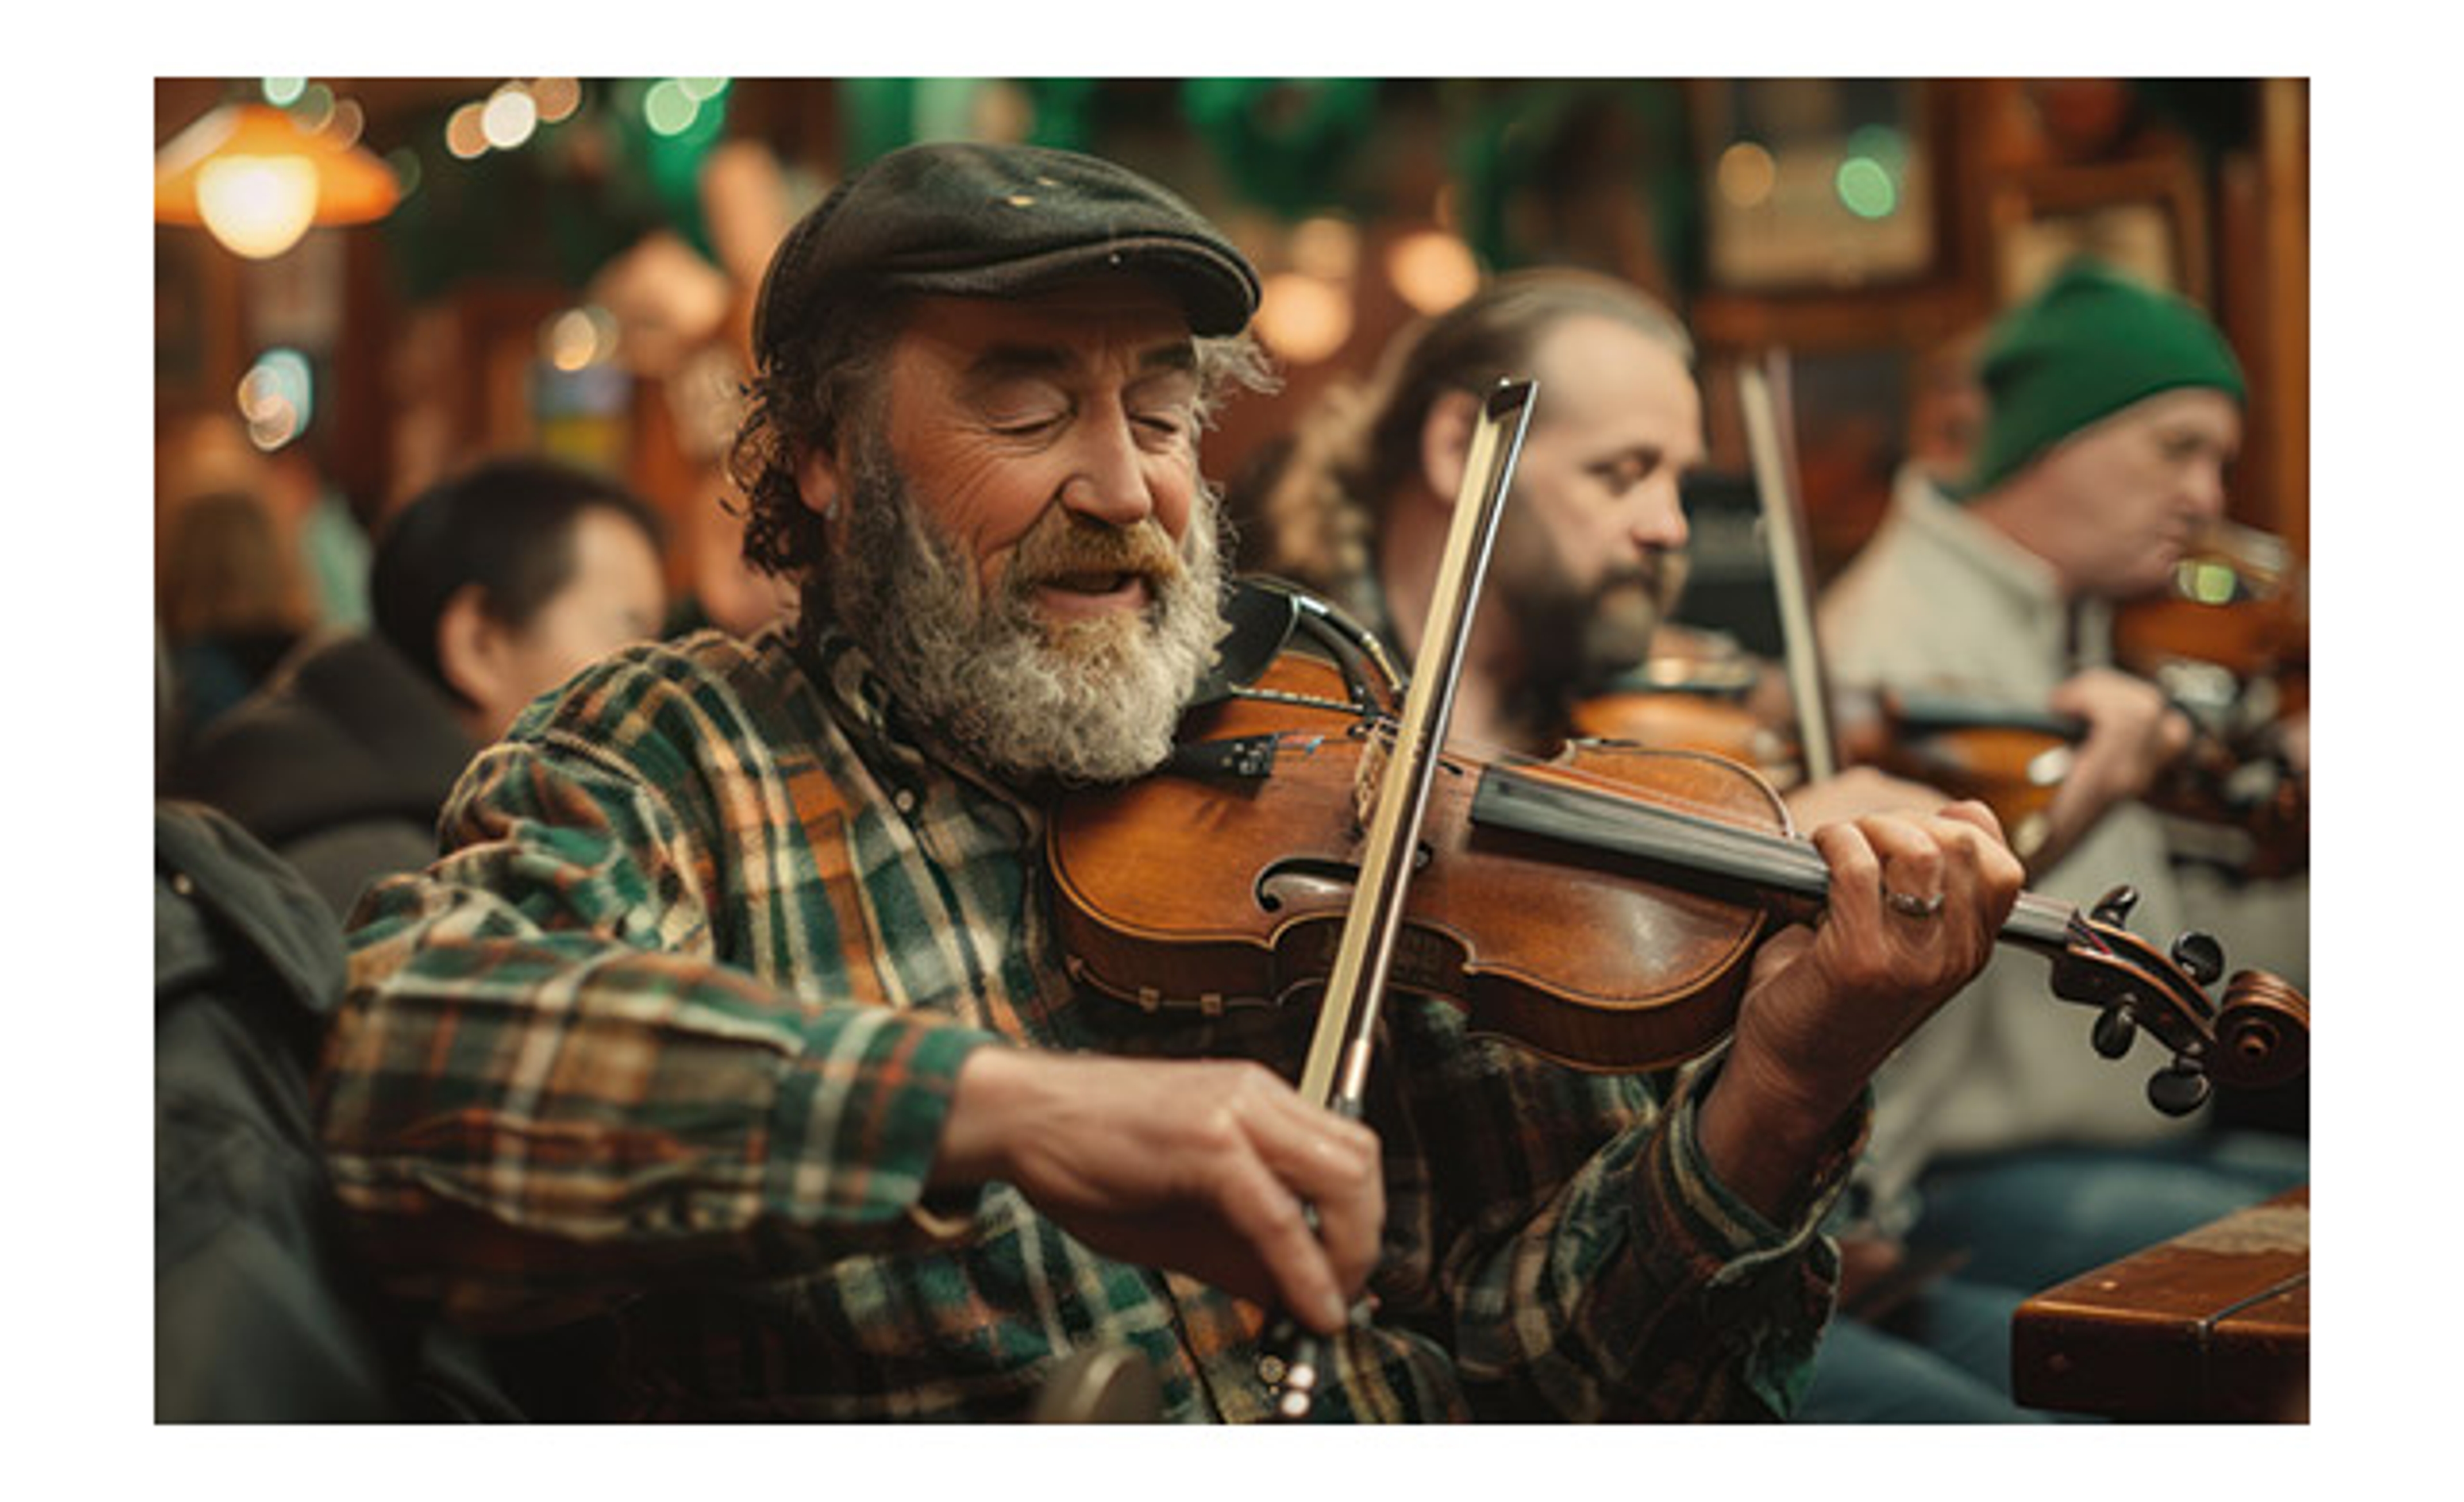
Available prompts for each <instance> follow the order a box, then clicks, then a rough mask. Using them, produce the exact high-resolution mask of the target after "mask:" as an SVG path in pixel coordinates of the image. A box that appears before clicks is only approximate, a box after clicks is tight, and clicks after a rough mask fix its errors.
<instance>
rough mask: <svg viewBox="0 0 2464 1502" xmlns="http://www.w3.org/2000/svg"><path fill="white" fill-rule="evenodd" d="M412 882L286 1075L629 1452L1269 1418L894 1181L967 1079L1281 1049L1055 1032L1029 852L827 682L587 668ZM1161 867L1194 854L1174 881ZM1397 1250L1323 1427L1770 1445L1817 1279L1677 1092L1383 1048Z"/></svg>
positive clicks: (1230, 1380)
mask: <svg viewBox="0 0 2464 1502" xmlns="http://www.w3.org/2000/svg"><path fill="white" fill-rule="evenodd" d="M442 832H443V841H444V848H445V849H446V850H448V851H449V853H448V854H447V855H446V856H445V857H444V858H443V859H442V860H440V861H439V862H438V863H437V864H436V865H435V866H434V867H433V868H431V869H430V870H429V872H425V873H424V874H419V875H413V876H402V877H396V878H393V879H391V880H389V881H387V882H385V883H384V884H381V885H380V886H378V887H377V888H375V889H374V890H373V891H372V892H371V893H370V895H368V896H367V897H366V898H364V899H363V903H362V906H361V909H360V911H359V913H358V914H357V915H356V916H355V917H356V925H357V926H356V930H355V932H354V933H353V935H352V944H353V950H354V953H353V961H352V983H351V988H350V994H349V997H348V999H347V1001H346V1004H345V1006H344V1009H343V1013H342V1015H341V1018H340V1019H339V1022H338V1025H337V1027H336V1029H335V1031H334V1033H333V1035H332V1041H331V1043H330V1045H329V1047H328V1049H327V1055H326V1059H325V1064H324V1069H323V1071H322V1075H321V1096H322V1099H321V1114H322V1120H323V1130H324V1134H325V1138H326V1141H327V1146H328V1149H329V1153H330V1157H331V1160H332V1164H333V1168H334V1172H335V1176H336V1179H337V1182H338V1184H339V1186H340V1189H341V1195H342V1197H343V1200H344V1202H345V1204H346V1205H347V1206H348V1209H349V1211H350V1213H351V1215H352V1217H353V1219H354V1223H355V1226H356V1228H357V1229H358V1231H359V1232H360V1233H361V1239H362V1241H363V1244H364V1246H365V1247H366V1248H368V1250H369V1252H370V1254H371V1255H372V1256H373V1257H375V1258H377V1259H378V1260H379V1262H380V1265H381V1266H382V1267H383V1268H384V1270H385V1273H386V1275H387V1277H388V1280H389V1281H390V1282H392V1283H393V1284H394V1285H395V1286H396V1287H397V1288H398V1289H400V1290H401V1291H402V1292H407V1293H411V1294H414V1295H417V1296H422V1297H425V1298H429V1299H433V1300H435V1301H438V1302H441V1303H442V1304H444V1305H445V1306H447V1307H448V1308H449V1309H450V1310H451V1311H453V1312H454V1313H455V1314H457V1315H458V1316H459V1317H461V1318H462V1319H464V1320H465V1321H467V1322H469V1323H472V1324H473V1325H476V1326H478V1327H480V1328H482V1329H486V1330H490V1331H495V1332H500V1333H502V1332H522V1331H538V1330H541V1329H544V1328H546V1327H549V1326H561V1327H563V1329H564V1330H565V1331H566V1332H567V1333H568V1334H570V1333H574V1332H580V1333H583V1335H584V1336H587V1338H584V1339H578V1340H576V1341H575V1342H574V1345H573V1349H575V1350H584V1351H587V1352H588V1353H589V1355H588V1357H587V1358H586V1359H574V1360H570V1361H569V1362H568V1364H567V1368H566V1369H565V1370H563V1371H561V1373H559V1374H558V1377H557V1382H556V1385H557V1386H558V1388H559V1390H560V1391H561V1392H562V1393H563V1394H564V1395H565V1397H566V1399H567V1400H568V1401H569V1402H570V1403H573V1404H574V1405H576V1406H578V1407H580V1408H583V1409H586V1410H587V1411H590V1412H593V1413H599V1414H604V1415H609V1416H632V1417H649V1416H660V1417H688V1418H753V1417H781V1418H815V1419H859V1420H873V1419H904V1418H948V1419H996V1418H1014V1417H1018V1416H1020V1415H1022V1414H1023V1413H1024V1412H1025V1411H1026V1410H1027V1409H1028V1407H1029V1406H1030V1405H1031V1403H1033V1401H1034V1398H1035V1395H1036V1393H1037V1391H1038V1390H1039V1387H1040V1385H1041V1384H1042V1382H1043V1381H1044V1380H1045V1378H1046V1377H1047V1376H1049V1374H1050V1373H1051V1370H1052V1368H1053V1366H1054V1365H1055V1363H1057V1362H1058V1361H1059V1360H1060V1359H1062V1358H1065V1357H1067V1355H1068V1354H1070V1353H1071V1352H1072V1351H1074V1350H1077V1349H1080V1348H1082V1347H1085V1346H1088V1345H1089V1344H1092V1343H1098V1342H1109V1343H1114V1344H1117V1345H1121V1346H1128V1347H1133V1348H1135V1349H1136V1350H1138V1351H1140V1352H1142V1353H1143V1354H1144V1355H1145V1356H1146V1358H1148V1359H1149V1360H1150V1361H1151V1362H1152V1363H1153V1364H1154V1366H1155V1369H1156V1371H1157V1372H1158V1373H1159V1374H1160V1376H1161V1379H1162V1385H1163V1393H1164V1402H1165V1405H1166V1408H1167V1410H1168V1414H1169V1416H1170V1417H1173V1418H1176V1419H1183V1420H1217V1419H1220V1420H1236V1421H1237V1420H1252V1419H1259V1418H1263V1417H1265V1415H1266V1412H1267V1402H1268V1393H1267V1389H1266V1388H1265V1384H1264V1383H1263V1382H1262V1381H1260V1378H1259V1374H1258V1362H1259V1358H1260V1356H1261V1354H1262V1352H1261V1349H1260V1341H1259V1338H1258V1331H1259V1329H1260V1326H1261V1323H1262V1320H1263V1315H1262V1314H1261V1312H1260V1311H1259V1310H1257V1309H1256V1308H1255V1307H1254V1306H1250V1305H1247V1304H1243V1303H1242V1302H1240V1301H1237V1300H1235V1299H1232V1298H1230V1297H1228V1296H1226V1295H1223V1294H1221V1293H1219V1292H1215V1291H1213V1290H1211V1289H1209V1288H1207V1287H1205V1286H1203V1285H1200V1284H1198V1283H1196V1282H1193V1281H1191V1280H1189V1279H1186V1278H1183V1277H1180V1276H1178V1275H1177V1274H1167V1273H1163V1272H1158V1271H1156V1270H1152V1269H1148V1268H1142V1267H1134V1266H1130V1265H1126V1264H1123V1263H1119V1262H1114V1261H1111V1260H1109V1259H1107V1258H1104V1257H1101V1256H1098V1255H1096V1254H1095V1253H1093V1252H1091V1251H1089V1249H1088V1248H1085V1247H1083V1246H1081V1245H1080V1244H1079V1243H1077V1242H1076V1241H1074V1240H1072V1239H1071V1238H1070V1237H1069V1236H1068V1235H1067V1234H1066V1233H1065V1232H1064V1231H1063V1230H1062V1229H1061V1228H1060V1227H1059V1226H1056V1225H1055V1224H1054V1223H1053V1222H1052V1221H1050V1220H1048V1219H1046V1218H1045V1217H1044V1216H1043V1215H1042V1214H1040V1213H1038V1212H1037V1210H1036V1209H1035V1207H1034V1206H1033V1205H1031V1204H1028V1203H1027V1202H1026V1200H1025V1199H1024V1197H1023V1196H1022V1195H1020V1194H1019V1193H1018V1192H1017V1191H1016V1190H1014V1189H1013V1188H1011V1187H1010V1186H1008V1185H1006V1184H999V1183H996V1184H992V1185H988V1186H986V1187H984V1188H983V1189H981V1190H980V1191H979V1192H973V1193H969V1194H967V1195H964V1196H962V1197H957V1198H954V1199H948V1200H935V1198H933V1197H930V1196H927V1195H926V1193H925V1183H926V1180H927V1177H928V1174H929V1170H930V1166H931V1163H932V1161H933V1156H934V1152H935V1144H936V1142H937V1140H938V1138H939V1134H940V1130H941V1124H942V1120H943V1117H944V1115H945V1113H946V1112H947V1110H948V1107H949V1102H950V1096H951V1091H952V1085H953V1081H954V1080H955V1078H956V1076H957V1070H958V1067H959V1065H960V1063H961V1062H962V1061H963V1060H964V1059H965V1058H966V1056H967V1055H968V1053H969V1052H970V1051H971V1050H973V1049H978V1048H981V1047H987V1046H994V1047H1001V1046H1015V1045H1023V1046H1030V1047H1036V1048H1045V1049H1073V1050H1088V1049H1099V1050H1104V1051H1109V1052H1113V1053H1128V1054H1140V1055H1149V1056H1187V1055H1218V1056H1220V1055H1226V1054H1238V1055H1246V1056H1249V1057H1254V1058H1258V1059H1261V1060H1263V1061H1265V1062H1266V1063H1268V1064H1270V1065H1272V1066H1273V1067H1276V1068H1278V1069H1281V1070H1282V1071H1284V1072H1285V1073H1286V1075H1287V1077H1297V1075H1298V1072H1299V1066H1300V1061H1301V1059H1302V1058H1303V1056H1304V1055H1305V1054H1306V1052H1307V1048H1308V1041H1309V1023H1310V1019H1309V1016H1307V1015H1303V1013H1304V1012H1305V1011H1306V1010H1307V1009H1306V1008H1296V1009H1293V1010H1290V1011H1283V1010H1262V1011H1256V1012H1249V1013H1239V1014H1233V1015H1230V1016H1224V1017H1218V1018H1213V1019H1207V1018H1191V1017H1177V1016H1173V1015H1170V1014H1156V1015H1150V1014H1147V1013H1145V1012H1142V1011H1140V1010H1139V1009H1137V1008H1135V1007H1133V1006H1129V1005H1123V1004H1120V1003H1117V1002H1112V1001H1109V1000H1106V999H1103V998H1100V997H1095V996H1090V995H1088V994H1084V993H1081V992H1078V991H1076V990H1075V989H1073V987H1072V985H1071V984H1070V983H1069V981H1068V979H1067V974H1066V972H1065V970H1064V968H1063V965H1062V963H1061V960H1060V956H1059V954H1058V952H1057V946H1056V944H1055V942H1054V940H1053V937H1052V932H1051V928H1050V925H1049V923H1048V920H1047V917H1046V915H1045V906H1044V903H1045V895H1044V892H1043V886H1042V869H1043V861H1042V843H1041V836H1042V821H1041V818H1040V816H1039V814H1038V812H1037V810H1036V809H1035V807H1033V806H1030V805H1026V804H1023V803H1022V802H1020V801H1019V800H1018V799H1016V798H1015V797H1013V796H1011V795H1009V794H1007V793H1005V792H1003V791H1001V789H998V788H996V787H994V786H992V785H990V784H986V783H984V782H982V781H979V780H977V779H974V778H971V777H968V776H964V775H959V774H957V773H955V772H953V771H952V770H950V764H949V762H947V761H946V760H936V759H935V758H934V757H932V756H930V755H929V754H928V752H927V751H926V750H925V748H924V747H923V746H921V745H919V744H918V742H917V740H916V739H915V738H914V737H913V736H912V735H910V734H908V733H906V732H905V731H904V730H903V729H902V728H901V727H900V724H899V719H898V717H897V715H896V713H895V712H894V710H892V709H891V707H890V706H889V704H888V703H887V700H886V698H885V696H884V694H883V692H882V690H881V687H880V685H879V682H878V680H877V679H876V678H875V677H874V676H873V675H872V674H871V673H870V671H869V667H868V665H867V663H866V662H865V660H864V658H863V656H862V654H861V653H860V652H858V651H856V650H855V649H854V648H853V647H852V646H851V645H850V644H849V643H847V641H845V640H844V639H840V638H836V637H825V638H823V639H822V640H820V641H818V642H813V641H805V642H797V641H795V640H793V639H791V638H790V637H788V636H786V635H783V634H780V633H772V634H768V635H765V636H763V637H762V638H760V639H759V640H758V641H756V642H754V643H751V644H745V643H740V642H737V641H733V640H730V639H728V638H725V637H721V636H718V635H715V634H709V633H705V634H703V635H700V636H696V637H694V638H692V639H690V640H689V641H687V642H684V643H682V644H678V645H673V646H651V647H644V648H639V649H635V650H632V651H630V652H626V653H624V654H622V655H620V656H617V657H614V658H610V659H608V660H607V661H605V662H604V663H602V664H600V665H599V666H597V667H595V668H593V669H592V670H590V671H589V672H587V673H586V674H583V676H582V677H580V678H579V679H577V680H576V681H575V682H574V683H573V684H571V685H569V686H568V688H567V689H566V690H565V691H564V692H563V693H562V694H561V695H560V696H556V697H555V698H553V699H551V700H543V701H542V702H541V703H539V704H538V705H535V706H533V708H532V709H531V711H530V712H529V713H528V714H527V715H525V716H524V717H523V718H522V720H521V722H520V723H519V724H517V726H516V727H515V729H514V731H513V733H512V734H511V736H510V737H509V739H508V740H506V741H505V742H503V743H501V744H499V745H496V746H495V747H492V748H491V749H489V750H488V751H487V752H485V753H483V754H482V755H481V756H480V757H479V759H478V760H477V761H476V762H474V763H473V766H472V768H471V770H470V771H469V773H468V774H467V775H466V776H465V777H464V779H463V782H462V784H461V785H460V787H459V788H458V789H457V791H456V793H455V795H454V797H453V798H452V800H451V804H450V805H449V806H448V808H447V810H446V813H445V816H444V821H443V831H442ZM1194 853H1195V852H1194ZM1386 1030H1387V1037H1386V1039H1385V1041H1384V1045H1383V1051H1382V1052H1381V1054H1380V1058H1379V1064H1378V1067H1377V1070H1376V1071H1375V1072H1376V1082H1377V1088H1376V1089H1375V1091H1374V1092H1373V1098H1372V1100H1371V1103H1370V1110H1369V1120H1370V1122H1371V1124H1372V1125H1373V1126H1375V1128H1376V1129H1377V1130H1378V1132H1379V1134H1380V1136H1381V1138H1382V1141H1383V1146H1384V1159H1385V1164H1386V1176H1387V1183H1386V1194H1387V1206H1388V1211H1387V1214H1388V1219H1387V1226H1386V1230H1385V1251H1384V1257H1383V1260H1382V1262H1381V1264H1380V1267H1379V1269H1378V1270H1377V1272H1376V1274H1375V1279H1374V1281H1373V1284H1372V1292H1374V1294H1375V1300H1376V1302H1375V1313H1374V1314H1373V1316H1372V1317H1371V1318H1369V1319H1368V1320H1367V1321H1366V1322H1363V1323H1360V1324H1356V1325H1355V1327H1354V1329H1353V1332H1352V1333H1351V1334H1350V1335H1348V1336H1346V1337H1345V1338H1344V1339H1343V1340H1341V1341H1340V1342H1338V1347H1337V1354H1336V1373H1335V1378H1334V1381H1333V1382H1332V1384H1331V1390H1330V1391H1329V1392H1328V1394H1327V1396H1326V1397H1325V1399H1324V1400H1323V1402H1322V1404H1321V1412H1322V1413H1323V1414H1324V1415H1325V1416H1327V1417H1330V1418H1378V1419H1437V1418H1462V1417H1471V1416H1478V1417H1486V1418H1508V1419H1519V1418H1537V1417H1549V1416H1567V1417H1575V1418H1629V1417H1631V1418H1667V1419H1699V1418H1731V1417H1768V1416H1771V1415H1773V1414H1775V1413H1778V1412H1784V1411H1785V1409H1786V1407H1787V1405H1788V1403H1790V1401H1791V1400H1792V1399H1793V1395H1794V1393H1795V1392H1797V1391H1798V1390H1799V1389H1800V1388H1801V1386H1802V1383H1803V1379H1804V1371H1805V1367H1806V1364H1807V1361H1808V1359H1809V1358H1810V1357H1811V1354H1812V1350H1813V1346H1814V1342H1815V1336H1816V1335H1817V1332H1818V1331H1819V1328H1820V1325H1821V1321H1822V1319H1823V1317H1824V1315H1825V1314H1826V1312H1827V1309H1828V1302H1829V1293H1830V1284H1831V1279H1832V1276H1833V1273H1834V1271H1835V1265H1834V1261H1833V1256H1832V1252H1831V1249H1830V1248H1829V1247H1828V1245H1827V1244H1825V1243H1824V1242H1822V1241H1821V1239H1820V1238H1819V1237H1818V1236H1817V1235H1816V1234H1815V1230H1814V1226H1815V1224H1816V1223H1817V1222H1818V1221H1819V1219H1820V1217H1821V1215H1822V1212H1823V1210H1824V1208H1825V1206H1826V1205H1827V1204H1828V1203H1829V1201H1830V1200H1831V1198H1832V1197H1833V1195H1834V1194H1835V1193H1836V1190H1837V1182H1838V1179H1839V1176H1840V1172H1841V1170H1842V1169H1844V1167H1845V1163H1846V1160H1847V1158H1848V1157H1849V1155H1850V1154H1851V1152H1852V1151H1853V1148H1854V1136H1855V1130H1857V1129H1861V1118H1860V1119H1859V1121H1858V1122H1855V1123H1851V1128H1850V1129H1847V1130H1843V1134H1842V1138H1841V1140H1840V1141H1839V1142H1838V1143H1837V1145H1836V1150H1835V1152H1834V1153H1833V1154H1832V1155H1831V1161H1830V1162H1829V1163H1827V1164H1826V1166H1825V1168H1824V1170H1823V1173H1822V1175H1821V1176H1820V1179H1819V1181H1818V1182H1817V1184H1816V1185H1815V1189H1814V1191H1813V1192H1812V1193H1811V1194H1810V1195H1809V1196H1808V1201H1807V1204H1806V1205H1805V1207H1804V1208H1803V1210H1802V1212H1801V1213H1800V1214H1799V1215H1798V1216H1796V1217H1795V1224H1794V1226H1792V1227H1775V1226H1771V1225H1768V1224H1766V1223H1765V1222H1764V1221H1762V1220H1761V1219H1760V1218H1759V1217H1757V1216H1756V1215H1755V1214H1754V1213H1753V1212H1752V1211H1750V1210H1749V1209H1748V1208H1746V1207H1745V1206H1744V1205H1743V1204H1741V1203H1740V1202H1738V1201H1737V1200H1735V1199H1734V1198H1733V1197H1732V1196H1731V1195H1729V1194H1728V1193H1727V1191H1726V1190H1724V1189H1723V1188H1722V1187H1721V1186H1720V1185H1718V1184H1716V1183H1715V1182H1712V1181H1711V1179H1710V1178H1709V1176H1708V1174H1707V1173H1706V1171H1705V1167H1704V1165H1703V1160H1702V1157H1701V1154H1700V1151H1699V1149H1698V1147H1697V1145H1696V1143H1695V1141H1694V1138H1693V1134H1692V1122H1693V1115H1694V1113H1693V1109H1692V1104H1691V1098H1690V1097H1691V1093H1692V1092H1693V1091H1694V1090H1695V1089H1697V1088H1699V1082H1698V1083H1696V1084H1689V1085H1686V1086H1683V1087H1678V1088H1676V1089H1675V1091H1674V1094H1673V1096H1672V1098H1671V1100H1670V1102H1669V1104H1668V1105H1667V1107H1666V1108H1665V1109H1662V1106H1661V1101H1660V1097H1659V1095H1658V1094H1657V1093H1655V1091H1654V1089H1653V1087H1652V1085H1651V1084H1650V1083H1649V1082H1646V1081H1645V1080H1642V1079H1639V1078H1605V1077H1594V1076H1587V1075H1583V1074H1579V1073H1575V1072H1573V1071H1566V1070H1563V1069H1560V1068H1557V1067H1555V1066H1552V1065H1549V1064H1546V1063H1542V1062H1540V1061H1537V1060H1535V1059H1532V1058H1529V1057H1527V1056H1524V1055H1522V1054H1519V1053H1517V1052H1515V1051H1513V1050H1511V1049H1506V1048H1503V1047H1500V1046H1497V1045H1492V1044H1488V1043H1485V1042H1480V1041H1475V1040H1472V1039H1469V1038H1467V1037H1465V1035H1464V1033H1463V1027H1462V1025H1461V1020H1460V1018H1459V1017H1458V1016H1457V1014H1456V1013H1455V1012H1454V1011H1453V1010H1452V1009H1451V1008H1448V1007H1445V1006H1442V1005H1426V1004H1418V1003H1414V1004H1410V1005H1396V1006H1390V1007H1389V1008H1388V1009H1387V1020H1386Z"/></svg>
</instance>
